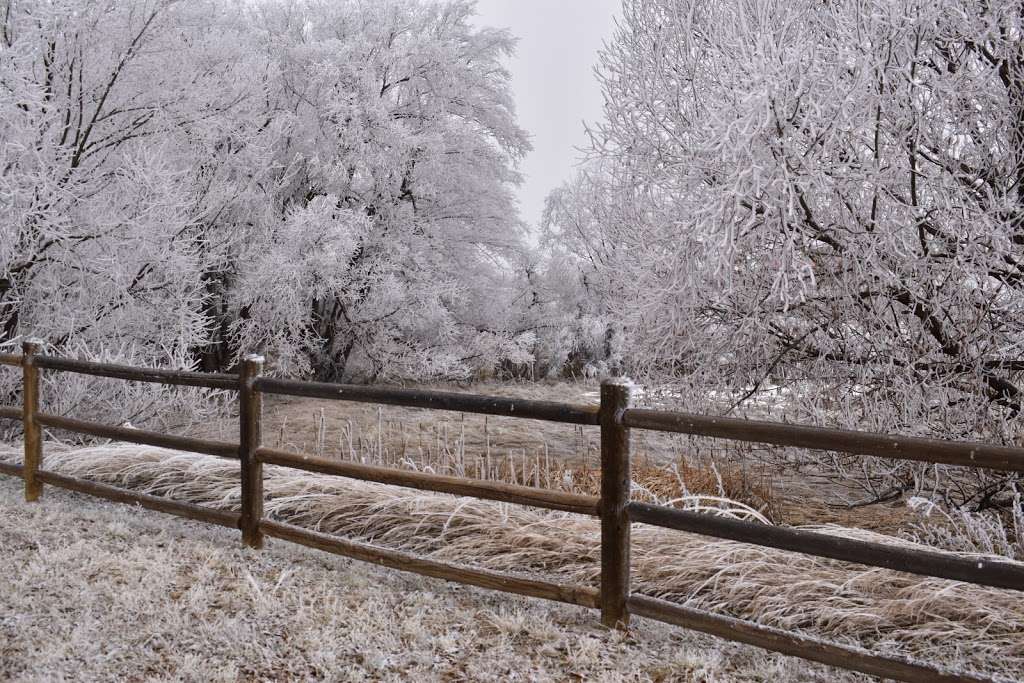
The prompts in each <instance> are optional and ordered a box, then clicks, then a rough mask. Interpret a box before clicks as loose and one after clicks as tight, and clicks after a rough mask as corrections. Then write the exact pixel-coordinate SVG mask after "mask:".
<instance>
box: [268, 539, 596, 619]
mask: <svg viewBox="0 0 1024 683" xmlns="http://www.w3.org/2000/svg"><path fill="white" fill-rule="evenodd" d="M260 529H261V530H262V531H263V533H265V534H266V535H267V536H272V537H274V538H280V539H282V540H285V541H291V542H293V543H298V544H300V545H304V546H307V547H310V548H317V549H318V550H324V551H327V552H329V553H334V554H336V555H343V556H345V557H350V558H352V559H356V560H362V561H364V562H373V563H374V564H379V565H382V566H385V567H390V568H392V569H401V570H403V571H409V572H413V573H415V574H422V575H424V576H432V577H434V578H436V579H447V580H448V581H456V582H458V583H465V584H469V585H471V586H479V587H480V588H490V589H492V590H499V591H504V592H506V593H516V594H518V595H526V596H529V597H533V598H544V599H545V600H555V601H557V602H567V603H569V604H572V605H581V606H583V607H597V606H598V601H597V590H595V589H593V588H587V587H585V586H562V585H559V584H555V583H550V582H547V581H540V580H537V579H526V578H522V577H517V576H511V575H509V574H503V573H500V572H495V571H491V570H488V569H474V568H470V567H455V566H452V565H448V564H445V563H443V562H435V561H434V560H427V559H424V558H421V557H417V556H415V555H410V554H408V553H403V552H399V551H397V550H390V549H387V548H379V547H375V546H371V545H367V544H365V543H356V542H354V541H348V540H345V539H343V538H338V537H337V536H331V535H329V534H324V533H320V532H318V531H310V530H309V529H303V528H302V527H298V526H294V525H292V524H284V523H281V522H274V521H271V520H266V519H265V520H262V521H261V522H260Z"/></svg>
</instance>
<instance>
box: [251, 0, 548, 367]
mask: <svg viewBox="0 0 1024 683" xmlns="http://www.w3.org/2000/svg"><path fill="white" fill-rule="evenodd" d="M472 12H473V4H472V3H469V2H446V3H436V4H434V3H430V4H426V3H417V2H385V3H336V2H306V3H298V4H287V5H281V4H267V5H265V6H263V7H262V11H261V12H260V13H259V14H260V16H259V23H260V25H261V26H263V27H264V28H265V30H266V32H267V33H268V34H269V35H270V36H273V38H272V39H271V40H269V41H268V42H267V43H266V44H265V46H264V48H265V50H266V59H267V63H268V65H269V66H268V69H269V73H270V78H269V84H268V89H267V96H268V98H269V100H270V101H271V102H272V103H273V104H272V110H273V111H274V112H275V113H274V117H273V121H272V125H277V126H278V128H279V130H278V132H277V133H275V137H276V138H277V140H276V141H275V154H274V157H273V161H272V162H271V163H269V164H265V168H268V169H272V171H271V173H270V177H268V178H267V180H266V183H264V186H265V187H267V188H268V192H269V193H270V194H271V195H272V197H271V200H270V201H267V202H263V204H262V205H263V206H265V207H266V208H267V210H266V212H265V213H264V214H263V215H261V216H260V217H259V218H258V219H257V220H256V221H255V222H256V223H257V224H258V227H257V229H256V230H255V232H254V239H253V240H251V242H250V243H249V244H248V245H247V247H246V249H245V250H243V253H242V254H240V255H239V258H238V263H239V269H238V283H237V287H236V288H235V297H234V302H233V303H234V305H236V306H237V307H238V311H239V315H238V316H237V318H236V322H234V323H233V325H232V328H231V330H232V333H233V334H234V335H235V336H236V338H237V339H238V340H243V339H244V340H249V341H250V343H252V342H258V343H260V344H263V345H266V346H267V347H268V349H269V350H271V351H272V352H273V354H274V355H275V356H276V357H277V358H278V360H279V362H285V361H289V362H293V363H295V364H296V365H297V366H298V367H299V368H301V369H305V368H308V367H312V368H313V369H315V370H316V371H317V372H318V373H319V374H320V375H321V376H324V377H327V378H333V377H337V376H340V375H341V374H342V373H343V372H344V371H345V370H346V369H347V368H350V365H351V364H350V361H351V360H356V361H357V364H356V366H357V369H358V370H359V371H361V372H362V373H365V374H368V375H370V376H372V377H386V376H392V377H394V376H420V377H422V376H446V375H464V374H466V372H467V371H468V370H469V369H471V368H473V367H477V366H485V365H487V364H489V363H494V362H498V361H500V360H502V359H505V358H509V357H515V356H522V355H523V351H522V350H521V347H522V340H519V341H517V340H516V339H515V338H514V335H511V334H509V333H508V332H507V331H506V330H507V329H508V327H507V325H506V320H505V316H506V313H505V309H506V307H507V303H508V299H509V297H510V295H511V291H512V290H511V288H510V286H509V285H510V283H509V282H507V281H506V276H505V271H506V270H507V267H508V266H509V265H511V264H512V263H514V262H515V261H516V260H517V259H519V258H520V254H521V252H522V246H521V244H520V234H521V233H522V230H523V228H522V225H521V223H520V222H519V220H518V217H517V216H518V214H517V211H516V207H515V203H514V199H513V196H512V193H511V190H512V187H513V186H514V184H515V183H517V182H518V174H517V173H516V171H515V168H514V166H515V163H516V162H517V160H518V159H519V158H520V157H521V156H522V154H523V153H524V152H525V151H526V150H527V149H528V143H527V140H526V136H525V133H523V131H522V130H520V129H519V128H518V126H517V125H516V123H515V117H514V111H513V106H512V100H511V94H510V91H509V82H508V79H509V74H508V72H507V71H506V70H505V69H504V67H503V66H502V63H501V62H502V59H503V58H505V57H506V56H507V55H508V54H509V53H510V52H511V50H512V47H513V40H512V38H511V36H510V35H509V34H508V33H507V32H504V31H496V30H491V29H477V28H474V27H473V26H472V25H471V24H470V23H469V19H470V17H471V15H472Z"/></svg>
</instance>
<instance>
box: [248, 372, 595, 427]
mask: <svg viewBox="0 0 1024 683" xmlns="http://www.w3.org/2000/svg"><path fill="white" fill-rule="evenodd" d="M256 388H257V389H258V390H259V391H262V392H264V393H267V394H282V395H287V396H304V397H306V398H323V399H329V400H334V401H356V402H359V403H381V404H384V405H392V406H403V407H406V408H432V409H434V410H453V411H457V412H460V413H478V414H483V415H503V416H505V417H521V418H529V419H531V420H545V421H547V422H568V423H570V424H581V425H597V407H596V406H575V405H569V404H565V403H554V402H551V401H531V400H526V399H518V398H508V397H505V396H477V395H475V394H460V393H458V392H455V391H426V390H420V389H398V388H393V387H366V386H357V385H352V384H329V383H326V382H297V381H295V380H287V379H271V378H269V377H264V378H260V379H258V380H257V381H256Z"/></svg>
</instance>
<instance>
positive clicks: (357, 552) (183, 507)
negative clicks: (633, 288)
mask: <svg viewBox="0 0 1024 683" xmlns="http://www.w3.org/2000/svg"><path fill="white" fill-rule="evenodd" d="M41 348H42V346H41V342H38V341H35V340H30V341H27V342H25V343H24V344H23V346H22V354H21V355H20V356H18V355H11V354H0V365H8V366H15V367H20V368H21V370H22V397H23V405H22V407H21V408H20V409H19V408H15V407H12V406H0V419H8V420H20V421H21V422H22V424H23V429H24V460H23V463H22V464H21V465H18V464H12V463H0V473H2V474H6V475H9V476H16V477H21V478H22V479H24V482H25V500H26V501H29V502H31V501H34V500H37V499H38V497H39V496H40V495H41V493H42V487H43V484H47V485H51V486H57V487H60V488H65V489H70V490H72V491H78V492H80V493H84V494H87V495H91V496H97V497H100V498H104V499H107V500H113V501H115V502H120V503H128V504H136V505H140V506H142V507H144V508H147V509H150V510H155V511H158V512H165V513H169V514H173V515H177V516H180V517H186V518H189V519H195V520H199V521H203V522H208V523H211V524H217V525H220V526H226V527H229V528H235V529H239V530H240V531H241V532H242V541H243V543H245V544H246V545H247V546H250V547H253V548H260V547H262V544H263V537H264V536H271V537H274V538H278V539H282V540H286V541H290V542H293V543H298V544H301V545H305V546H309V547H313V548H318V549H320V550H324V551H326V552H331V553H335V554H339V555H344V556H346V557H351V558H354V559H358V560H363V561H367V562H374V563H377V564H380V565H383V566H386V567H391V568H394V569H401V570H405V571H411V572H415V573H419V574H423V575H426V576H431V577H435V578H440V579H446V580H449V581H456V582H459V583H464V584H469V585H474V586H480V587H483V588H489V589H493V590H499V591H504V592H508V593H516V594H519V595H526V596H530V597H537V598H544V599H548V600H555V601H560V602H566V603H570V604H575V605H581V606H583V607H589V608H596V609H599V610H600V611H601V621H602V623H604V624H605V625H607V626H610V627H618V628H625V627H627V626H628V624H629V618H630V614H635V615H638V616H643V617H647V618H651V619H656V620H659V621H662V622H665V623H669V624H675V625H678V626H683V627H685V628H690V629H694V630H698V631H703V632H706V633H711V634H713V635H717V636H720V637H723V638H727V639H729V640H735V641H738V642H743V643H748V644H751V645H755V646H757V647H761V648H765V649H768V650H773V651H776V652H782V653H784V654H788V655H793V656H797V657H802V658H804V659H808V660H812V661H816V662H822V663H825V664H830V665H833V666H837V667H841V668H846V669H851V670H854V671H860V672H863V673H867V674H871V675H876V676H885V677H888V678H895V679H898V680H904V681H922V682H923V681H986V680H989V679H986V678H982V677H978V676H975V675H973V674H961V673H957V674H953V673H949V672H947V671H943V670H941V669H938V668H936V667H934V666H932V665H930V664H926V663H922V662H917V661H912V660H909V659H906V658H903V657H896V656H891V655H881V654H876V653H871V652H868V651H866V650H863V649H860V648H856V647H850V646H846V645H839V644H836V643H829V642H825V641H821V640H818V639H814V638H809V637H806V636H802V635H798V634H794V633H788V632H786V631H782V630H779V629H775V628H771V627H767V626H763V625H761V624H757V623H755V622H750V621H744V620H740V619H735V618H732V617H727V616H722V615H717V614H712V613H709V612H704V611H701V610H696V609H693V608H690V607H686V606H685V605H680V604H675V603H670V602H666V601H664V600H658V599H655V598H651V597H647V596H643V595H631V594H630V591H629V581H630V578H629V572H630V566H629V551H630V527H631V525H632V524H634V523H645V524H651V525H655V526H660V527H664V528H668V529H676V530H681V531H686V532H691V533H697V534H703V535H708V536H713V537H717V538H725V539H731V540H735V541H740V542H744V543H752V544H756V545H761V546H766V547H771V548H779V549H783V550H789V551H793V552H799V553H804V554H809V555H816V556H819V557H828V558H832V559H837V560H843V561H848V562H856V563H860V564H866V565H869V566H876V567H884V568H888V569H892V570H897V571H904V572H910V573H915V574H921V575H925V576H935V577H939V578H946V579H953V580H959V581H966V582H970V583H975V584H979V585H985V586H996V587H1000V588H1011V589H1014V590H1021V591H1024V567H1021V565H1019V564H1017V563H1012V562H1002V561H998V560H987V559H986V560H977V559H970V560H967V559H964V558H959V557H955V556H950V555H948V554H945V553H939V552H933V551H925V550H919V549H916V548H905V547H901V546H895V545H885V544H879V543H870V542H865V541H858V540H854V539H847V538H841V537H838V536H832V535H829V534H823V533H818V532H811V531H805V530H800V529H788V528H785V527H775V526H768V525H764V524H757V523H753V522H743V521H738V520H731V519H725V518H721V517H715V516H713V515H708V514H702V513H695V512H686V511H682V510H677V509H674V508H669V507H664V506H657V505H648V504H645V503H638V502H631V501H630V500H629V490H630V476H629V472H630V430H631V429H650V430H658V431H670V432H679V433H685V434H693V435H702V436H711V437H717V438H725V439H732V440H737V441H756V442H763V443H771V444H775V445H781V446H800V447H805V448H817V449H825V450H833V451H840V452H844V453H853V454H862V455H872V456H880V457H889V458H898V459H906V460H918V461H925V462H935V463H945V464H954V465H963V466H968V467H984V468H991V469H998V470H1004V471H1013V472H1024V449H1022V448H1010V447H1004V446H993V445H988V444H981V443H970V442H956V441H940V440H934V439H920V438H912V437H903V436H891V435H885V434H873V433H868V432H859V431H850V430H833V429H821V428H817V427H807V426H801V425H790V424H781V423H772V422H762V421H754V420H738V419H732V418H716V417H709V416H703V415H691V414H686V413H676V412H667V411H658V410H649V409H640V408H633V407H631V404H630V400H631V396H630V388H629V385H628V384H625V383H621V382H617V381H606V382H604V383H602V385H601V402H600V405H599V406H596V407H595V406H586V405H570V404H565V403H555V402H548V401H530V400H518V399H511V398H507V397H498V396H480V395H473V394H460V393H455V392H443V391H425V390H415V389H398V388H388V387H365V386H352V385H342V384H326V383H322V382H300V381H295V380H281V379H273V378H269V377H264V376H262V371H263V364H264V361H263V359H262V358H261V357H259V356H247V357H246V358H245V359H244V360H243V362H242V364H241V366H240V373H239V374H238V375H231V374H213V373H200V372H186V371H179V370H167V369H154V368H138V367H132V366H126V365H115V364H107V363H94V362H86V361H79V360H71V359H66V358H60V357H55V356H44V355H40V350H41ZM40 369H46V370H56V371H62V372H75V373H81V374H88V375H94V376H99V377H110V378H115V379H123V380H129V381H140V382H155V383H160V384H169V385H185V386H198V387H207V388H212V389H223V390H231V391H236V392H237V393H238V395H239V441H238V443H237V444H234V443H226V442H221V441H210V440H205V439H195V438H192V437H185V436H174V435H168V434H160V433H156V432H149V431H142V430H137V429H128V428H124V427H112V426H108V425H102V424H98V423H94V422H87V421H84V420H78V419H74V418H69V417H63V416H58V415H52V414H49V413H44V412H41V411H40V409H39V402H40V400H39V399H40V397H39V371H40ZM264 394H282V395H290V396H305V397H312V398H321V399H332V400H342V401H358V402H365V403H378V404H388V405H398V406H406V407H414V408H429V409H435V410H451V411H458V412H467V413H482V414H487V415H501V416H506V417H515V418H526V419H535V420H546V421H549V422H562V423H569V424H583V425H594V426H599V427H600V429H601V496H600V498H598V497H595V496H586V495H580V494H572V493H565V492H561V491H550V490H545V489H539V488H534V487H529V486H519V485H511V484H505V483H500V482H490V481H481V480H476V479H466V478H460V477H449V476H441V475H434V474H428V473H423V472H409V471H404V470H398V469H392V468H387V467H378V466H371V465H362V464H357V463H349V462H339V461H333V460H328V459H326V458H320V457H316V456H312V455H308V454H302V453H290V452H285V451H280V450H275V449H270V448H265V447H263V446H262V445H261V443H260V431H261V417H262V396H263V395H264ZM42 427H50V428H53V429H62V430H67V431H72V432H77V433H82V434H87V435H92V436H99V437H104V438H109V439H116V440H120V441H127V442H131V443H140V444H145V445H151V446H161V447H165V448H171V449H176V450H182V451H187V452H194V453H205V454H208V455H214V456H219V457H225V458H232V459H236V460H238V461H239V463H240V470H239V474H240V479H241V491H242V504H241V511H240V512H228V511H224V510H217V509H213V508H208V507H204V506H200V505H195V504H192V503H186V502H179V501H173V500H169V499H166V498H162V497H159V496H151V495H147V494H140V493H136V492H134V491H130V490H127V489H122V488H118V487H114V486H108V485H106V484H100V483H97V482H93V481H89V480H86V479H79V478H76V477H69V476H65V475H61V474H58V473H56V472H51V471H47V470H45V469H43V449H42V445H43V444H42ZM265 463H266V464H273V465H278V466H283V467H290V468H294V469H299V470H304V471H308V472H317V473H321V474H328V475H334V476H342V477H348V478H351V479H359V480H363V481H372V482H378V483H384V484H391V485H395V486H404V487H408V488H414V489H420V490H428V491H436V492H441V493H450V494H453V495H460V496H469V497H473V498H480V499H486V500H498V501H504V502H509V503H516V504H521V505H530V506H535V507H541V508H548V509H553V510H561V511H566V512H573V513H577V514H584V515H590V516H595V517H599V518H600V520H601V582H600V588H599V589H594V588H591V587H587V586H565V585H560V584H556V583H551V582H548V581H543V580H539V579H528V578H524V577H521V576H514V575H510V574H504V573H499V572H494V571H490V570H482V569H472V568H468V567H462V566H456V565H449V564H445V563H442V562H437V561H434V560H428V559H426V558H421V557H416V556H414V555H410V554H407V553H403V552H398V551H394V550H390V549H386V548H381V547H377V546H373V545H369V544H365V543H358V542H355V541H349V540H346V539H342V538H339V537H336V536H331V535H328V534H323V533H320V532H315V531H310V530H308V529H303V528H301V527H298V526H294V525H291V524H285V523H282V522H277V521H273V520H270V519H267V518H266V517H264V515H263V470H262V467H263V464H265Z"/></svg>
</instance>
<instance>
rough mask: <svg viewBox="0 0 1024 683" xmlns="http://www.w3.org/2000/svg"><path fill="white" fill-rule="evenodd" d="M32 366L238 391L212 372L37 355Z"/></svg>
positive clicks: (228, 378)
mask: <svg viewBox="0 0 1024 683" xmlns="http://www.w3.org/2000/svg"><path fill="white" fill-rule="evenodd" d="M35 363H36V365H38V366H39V367H41V368H46V369H48V370H62V371H64V372H76V373H79V374H83V375H93V376H94V377H111V378H113V379H124V380H130V381H133V382H154V383H157V384H170V385H179V386H190V387H206V388H208V389H231V390H235V389H238V377H237V376H236V375H226V374H215V373H212V372H189V371H186V370H168V369H166V368H137V367H133V366H131V365H114V364H111V363H93V362H90V361H84V360H69V359H67V358H57V357H55V356H37V357H36V358H35Z"/></svg>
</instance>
